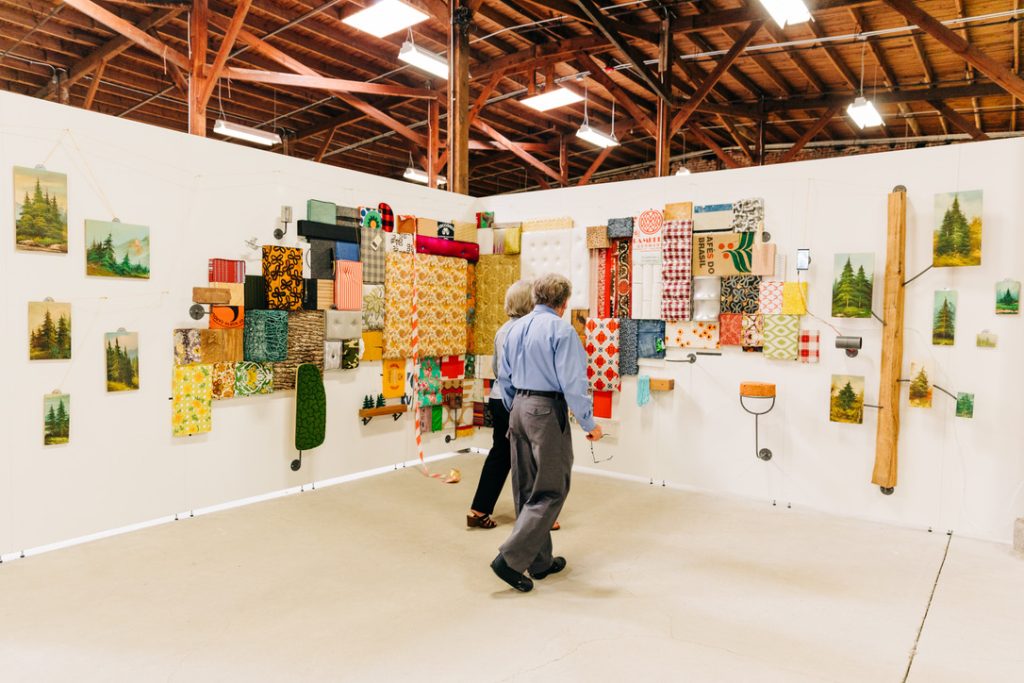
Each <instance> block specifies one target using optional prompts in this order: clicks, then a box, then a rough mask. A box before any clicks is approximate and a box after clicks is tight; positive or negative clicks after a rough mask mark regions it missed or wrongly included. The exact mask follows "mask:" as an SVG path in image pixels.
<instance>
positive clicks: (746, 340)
mask: <svg viewBox="0 0 1024 683" xmlns="http://www.w3.org/2000/svg"><path fill="white" fill-rule="evenodd" d="M743 346H756V347H760V346H764V316H763V315H761V314H760V313H753V314H746V313H744V314H743Z"/></svg>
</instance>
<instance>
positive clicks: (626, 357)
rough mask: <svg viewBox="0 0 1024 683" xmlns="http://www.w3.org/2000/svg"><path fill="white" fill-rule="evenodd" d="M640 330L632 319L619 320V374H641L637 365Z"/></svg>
mask: <svg viewBox="0 0 1024 683" xmlns="http://www.w3.org/2000/svg"><path fill="white" fill-rule="evenodd" d="M637 344H638V328H637V321H636V320H633V319H632V318H619V374H620V375H636V374H639V372H640V366H639V364H637V357H638V356H637Z"/></svg>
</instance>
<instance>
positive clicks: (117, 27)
mask: <svg viewBox="0 0 1024 683" xmlns="http://www.w3.org/2000/svg"><path fill="white" fill-rule="evenodd" d="M62 2H63V3H64V4H65V5H68V6H69V7H73V8H74V9H76V10H78V11H79V12H81V13H82V14H84V15H86V16H87V17H89V18H90V19H93V20H94V21H97V22H99V23H100V24H103V25H104V26H106V27H107V28H109V29H110V30H111V31H113V32H114V33H118V34H120V35H122V36H124V37H125V38H127V39H128V40H130V41H131V42H132V43H134V44H136V45H138V46H139V47H142V48H144V49H146V50H149V51H150V52H152V53H153V54H155V55H157V56H158V57H160V58H161V59H166V60H167V61H168V62H171V63H173V64H176V65H178V66H180V67H181V68H182V69H188V68H189V60H188V57H186V56H185V55H183V54H181V53H180V52H178V51H177V50H174V49H171V47H170V46H168V45H167V44H166V43H164V42H163V41H161V40H158V39H157V38H154V37H153V36H151V35H149V34H148V33H146V31H145V30H144V29H141V28H139V27H138V26H136V25H135V24H133V23H131V22H130V21H126V20H124V19H122V18H121V17H119V16H117V15H116V14H114V13H113V12H111V11H110V10H108V9H106V8H104V7H101V6H99V5H97V4H96V3H95V2H93V1H92V0H62Z"/></svg>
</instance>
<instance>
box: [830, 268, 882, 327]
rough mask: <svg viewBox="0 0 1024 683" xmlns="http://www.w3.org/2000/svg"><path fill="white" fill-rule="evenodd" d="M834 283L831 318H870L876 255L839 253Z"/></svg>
mask: <svg viewBox="0 0 1024 683" xmlns="http://www.w3.org/2000/svg"><path fill="white" fill-rule="evenodd" d="M833 272H834V273H835V280H833V281H832V317H834V318H870V317H871V298H872V294H873V292H874V279H875V255H874V254H836V257H835V268H834V270H833Z"/></svg>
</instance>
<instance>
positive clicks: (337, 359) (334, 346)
mask: <svg viewBox="0 0 1024 683" xmlns="http://www.w3.org/2000/svg"><path fill="white" fill-rule="evenodd" d="M328 370H341V340H340V339H328V340H326V341H325V342H324V371H325V372H326V371H328Z"/></svg>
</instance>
